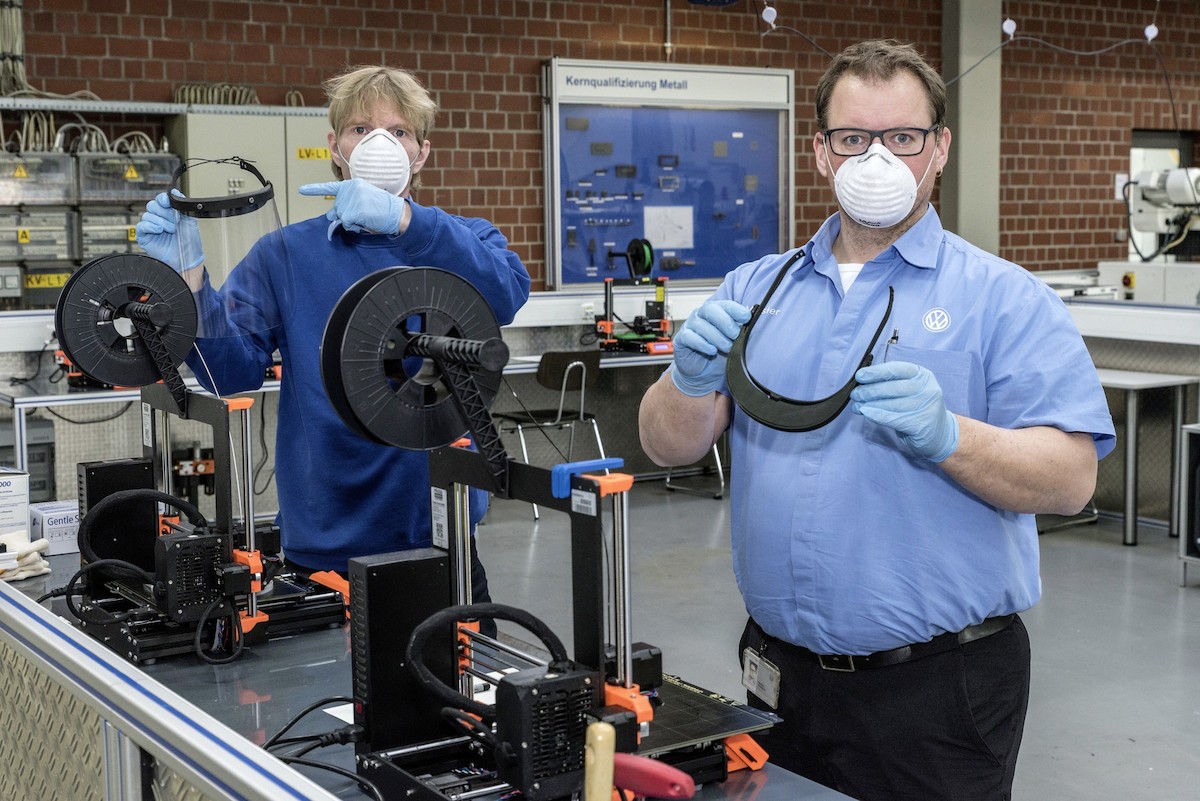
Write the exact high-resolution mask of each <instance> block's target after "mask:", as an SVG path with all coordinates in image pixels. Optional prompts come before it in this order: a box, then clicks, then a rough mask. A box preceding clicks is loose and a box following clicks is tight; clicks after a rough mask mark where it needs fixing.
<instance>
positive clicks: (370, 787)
mask: <svg viewBox="0 0 1200 801" xmlns="http://www.w3.org/2000/svg"><path fill="white" fill-rule="evenodd" d="M278 759H279V761H281V762H287V763H288V764H291V765H303V766H304V767H306V768H318V769H320V770H328V771H331V772H333V773H336V774H338V775H339V776H345V777H346V778H347V779H350V780H351V781H353V782H354V783H356V784H357V785H358V786H359V787H361V788H363V789H364V790H365V791H366V792H367V793H368V794H369V795H370V796H371V797H372V798H374V799H375V801H386V799H384V797H383V791H382V790H380V789H379V787H378V785H376V784H375V783H374V782H373V781H371V780H370V779H367V778H365V777H363V776H360V775H359V774H357V773H354V772H353V771H349V770H346V769H345V768H339V767H338V766H337V765H330V764H327V763H325V762H315V761H313V760H311V759H302V758H301V757H290V756H280V757H278Z"/></svg>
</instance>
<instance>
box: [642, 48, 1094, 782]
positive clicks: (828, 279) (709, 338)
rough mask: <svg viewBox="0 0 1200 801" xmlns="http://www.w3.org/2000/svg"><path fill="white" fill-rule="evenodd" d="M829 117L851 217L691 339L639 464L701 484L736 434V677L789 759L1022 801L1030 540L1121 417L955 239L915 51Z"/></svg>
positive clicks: (861, 79) (1067, 345) (1038, 313)
mask: <svg viewBox="0 0 1200 801" xmlns="http://www.w3.org/2000/svg"><path fill="white" fill-rule="evenodd" d="M816 112H817V131H816V132H815V133H814V135H813V139H812V145H813V158H814V160H815V165H816V168H817V172H818V173H819V174H820V175H821V176H823V177H824V178H825V179H826V180H827V181H828V182H829V184H830V187H831V188H832V189H833V192H834V195H835V197H836V200H837V206H838V211H837V213H835V214H834V215H833V216H831V217H830V218H829V219H828V220H826V221H825V223H824V225H822V226H821V227H820V229H819V230H818V231H817V232H816V234H815V235H814V236H813V237H812V238H811V239H810V240H808V242H806V243H805V244H804V246H803V247H802V248H798V249H795V250H793V251H790V252H788V253H783V254H776V255H769V256H764V257H763V258H761V259H759V260H758V261H755V262H751V263H747V264H743V265H741V266H740V267H738V268H736V269H734V270H733V271H732V272H730V273H729V274H728V275H727V276H726V278H725V281H724V282H723V283H722V285H721V286H720V287H719V288H718V289H717V291H716V292H715V293H714V295H713V296H712V297H711V298H710V299H709V300H708V301H706V302H705V303H704V304H702V305H701V306H700V308H698V309H697V310H696V311H695V312H693V314H692V315H690V316H689V317H688V320H687V322H686V323H685V324H684V325H683V327H682V328H681V330H680V331H679V332H678V334H677V335H676V337H675V358H674V363H673V364H672V366H671V368H669V369H668V370H667V371H666V372H665V373H664V375H663V376H662V378H661V379H660V380H659V381H658V382H656V383H655V384H654V386H652V387H651V388H650V390H649V391H648V392H647V393H646V396H645V398H644V399H643V401H642V406H641V411H640V426H641V438H642V445H643V447H644V448H645V450H646V452H647V454H649V455H650V456H651V458H653V459H654V460H655V462H657V463H659V464H661V465H664V466H666V465H681V464H690V463H692V462H694V461H697V460H698V459H700V458H701V457H702V456H703V454H704V453H705V452H707V451H708V450H709V449H710V448H711V447H712V444H713V442H714V441H715V440H716V438H717V437H718V436H720V435H721V433H722V432H724V431H726V430H728V431H729V433H730V447H731V452H732V467H731V507H730V511H731V515H730V517H731V521H732V535H733V562H734V571H735V573H736V577H737V581H738V586H739V588H740V589H741V592H742V595H743V598H744V600H745V603H746V609H747V611H748V612H749V614H750V619H749V621H748V623H747V626H746V631H745V633H744V635H743V637H742V641H741V643H740V644H739V647H738V653H739V656H740V657H741V659H742V665H743V683H744V684H746V685H747V687H748V689H749V692H750V702H751V703H752V704H753V705H755V706H758V707H760V708H770V709H773V710H775V711H776V712H777V713H778V714H779V715H780V716H781V717H782V718H783V723H781V724H778V725H776V726H774V727H773V728H772V729H771V730H770V731H769V732H767V733H766V734H765V735H764V736H763V737H762V744H763V745H764V747H765V748H766V749H767V751H768V753H769V754H770V758H771V761H773V762H775V763H776V764H779V765H781V766H783V767H785V768H789V769H791V770H793V771H796V772H798V773H801V774H803V775H805V776H808V777H809V778H812V779H814V780H816V781H819V782H821V783H823V784H825V785H828V786H830V787H833V788H835V789H838V790H840V791H842V792H844V793H847V794H849V795H851V796H853V797H855V798H859V799H868V800H875V799H877V800H878V801H897V800H898V799H913V800H914V801H916V800H917V799H919V800H920V801H933V800H934V799H944V800H945V801H961V799H972V801H984V800H988V801H1000V799H1008V798H1009V797H1010V795H1011V788H1012V783H1013V774H1014V769H1015V764H1016V758H1017V751H1018V748H1019V746H1020V742H1021V733H1022V729H1023V726H1024V720H1025V710H1026V706H1027V702H1028V693H1029V663H1030V658H1029V639H1028V636H1027V634H1026V632H1025V628H1024V626H1023V624H1022V623H1021V620H1020V618H1019V617H1018V616H1017V614H1018V613H1019V612H1022V611H1024V610H1026V609H1029V608H1030V607H1032V606H1033V604H1035V603H1036V602H1037V601H1038V599H1039V597H1040V594H1041V584H1040V579H1039V575H1038V544H1037V529H1036V524H1035V520H1034V515H1035V514H1038V513H1055V514H1074V513H1076V512H1078V511H1079V510H1080V509H1082V508H1083V506H1084V505H1085V504H1086V503H1087V502H1088V500H1089V499H1090V498H1091V495H1092V493H1093V491H1094V489H1095V483H1096V469H1097V460H1098V459H1099V458H1101V457H1103V456H1105V455H1106V454H1108V453H1109V452H1110V451H1111V450H1112V448H1113V445H1114V443H1115V437H1114V431H1113V425H1112V419H1111V417H1110V416H1109V413H1108V406H1107V403H1106V401H1105V398H1104V393H1103V391H1102V389H1101V387H1100V384H1099V380H1098V379H1097V377H1096V372H1095V369H1094V367H1093V365H1092V361H1091V358H1090V357H1089V355H1088V353H1087V350H1086V349H1085V347H1084V344H1083V341H1082V338H1081V337H1080V336H1079V333H1078V331H1077V329H1076V328H1075V326H1074V324H1073V323H1072V321H1071V319H1070V316H1069V315H1068V313H1067V311H1066V308H1065V307H1064V305H1063V304H1062V302H1061V301H1060V300H1059V298H1058V297H1057V295H1055V293H1054V292H1053V291H1052V290H1050V288H1049V287H1048V286H1047V285H1045V284H1044V283H1043V282H1041V281H1039V280H1038V279H1036V278H1035V277H1033V276H1032V275H1030V274H1029V273H1027V272H1026V271H1024V270H1022V269H1021V268H1020V267H1018V266H1016V265H1014V264H1012V263H1010V262H1006V261H1004V260H1002V259H1000V258H997V257H996V256H994V255H992V254H989V253H986V252H984V251H982V250H980V249H978V248H976V247H974V246H972V245H970V244H969V243H967V242H966V241H964V240H963V239H961V238H960V237H957V236H955V235H954V234H952V233H950V232H948V231H946V230H944V229H943V228H942V225H941V221H940V219H939V217H938V214H937V212H936V211H935V210H934V208H933V207H932V205H930V202H929V201H930V197H931V195H932V194H933V189H934V185H935V183H936V179H937V177H938V176H939V175H940V174H941V171H942V168H943V167H944V166H945V164H946V161H947V158H948V156H949V150H950V139H951V136H950V130H949V129H948V128H947V127H946V125H945V113H946V90H945V85H944V83H943V82H942V79H941V78H940V77H939V76H938V74H937V73H936V72H935V71H934V70H933V69H932V68H931V67H930V66H929V65H928V64H927V63H926V62H925V61H924V60H923V59H922V58H921V56H920V55H919V54H918V53H917V51H916V50H915V49H914V48H913V47H911V46H909V45H904V44H900V43H897V42H893V41H870V42H863V43H860V44H857V45H853V46H851V47H849V48H847V49H846V50H845V51H843V52H842V53H841V54H839V55H838V56H836V57H835V58H834V60H833V63H832V64H831V66H830V67H829V69H828V71H827V72H826V73H825V75H824V77H823V78H822V79H821V81H820V83H819V84H818V86H817V91H816ZM864 353H865V355H864ZM811 399H815V400H811Z"/></svg>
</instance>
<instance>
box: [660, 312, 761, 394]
mask: <svg viewBox="0 0 1200 801" xmlns="http://www.w3.org/2000/svg"><path fill="white" fill-rule="evenodd" d="M749 319H750V309H748V308H746V307H745V306H743V305H742V304H740V303H737V302H736V301H732V300H708V301H705V302H704V304H703V305H701V306H700V308H698V309H696V310H695V311H693V312H692V313H691V314H689V315H688V318H687V320H686V321H685V322H684V324H683V327H682V328H680V329H679V333H677V334H676V335H675V336H674V337H673V341H674V343H675V365H674V368H673V369H672V370H671V380H672V381H673V382H674V383H675V387H676V389H678V390H679V391H680V392H682V393H683V394H684V395H691V396H692V397H700V396H702V395H707V394H708V393H710V392H715V391H716V390H717V389H718V388H719V387H720V386H721V384H722V383H723V382H724V380H725V358H726V356H728V355H729V349H730V348H731V347H733V340H734V339H736V338H737V335H738V332H739V331H741V329H742V325H743V324H744V323H745V322H746V321H747V320H749Z"/></svg>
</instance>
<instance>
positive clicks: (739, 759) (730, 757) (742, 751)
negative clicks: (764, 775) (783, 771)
mask: <svg viewBox="0 0 1200 801" xmlns="http://www.w3.org/2000/svg"><path fill="white" fill-rule="evenodd" d="M724 744H725V767H726V770H728V771H729V772H730V773H733V772H734V771H735V770H743V769H745V768H749V769H750V770H759V769H760V768H762V766H763V765H765V764H767V752H766V751H765V750H764V749H763V747H762V746H761V745H759V744H758V742H757V741H756V740H755V739H754V738H753V737H751V736H750V735H749V734H734V735H732V736H729V737H726V738H725V741H724Z"/></svg>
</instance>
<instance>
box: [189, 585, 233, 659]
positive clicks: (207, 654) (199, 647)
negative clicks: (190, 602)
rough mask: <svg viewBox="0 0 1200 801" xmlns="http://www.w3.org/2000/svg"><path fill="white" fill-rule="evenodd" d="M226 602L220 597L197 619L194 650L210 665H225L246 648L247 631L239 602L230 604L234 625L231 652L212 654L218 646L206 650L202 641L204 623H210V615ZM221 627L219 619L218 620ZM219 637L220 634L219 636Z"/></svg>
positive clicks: (193, 639) (193, 642) (231, 634)
mask: <svg viewBox="0 0 1200 801" xmlns="http://www.w3.org/2000/svg"><path fill="white" fill-rule="evenodd" d="M224 602H225V598H224V596H221V597H218V598H217V599H216V600H214V601H213V602H212V603H210V604H209V605H208V606H206V607H204V611H203V612H202V613H201V614H200V619H199V620H197V621H196V633H195V634H194V635H193V637H192V650H194V651H195V652H196V656H198V657H200V658H201V659H203V660H204V661H205V662H207V663H208V664H210V665H225V664H228V663H230V662H232V661H233V660H235V659H237V658H238V657H239V656H241V655H242V651H244V650H245V649H246V633H245V631H243V630H242V614H241V611H240V610H239V609H238V608H237V604H233V603H231V604H230V605H229V608H230V612H229V614H228V617H229V618H231V619H232V621H233V626H232V627H231V631H230V634H229V637H230V644H229V646H230V647H229V653H228V654H227V655H226V656H212V655H211V654H212V652H213V651H214V650H216V648H215V647H214V648H212V649H209V650H207V651H206V650H204V645H203V643H202V642H201V640H202V639H203V637H202V635H203V633H204V625H205V624H206V623H208V618H209V616H210V615H211V614H212V613H213V612H215V611H216V610H217V607H219V606H220V605H221V604H222V603H224ZM218 627H219V621H218ZM218 638H219V636H218Z"/></svg>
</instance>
